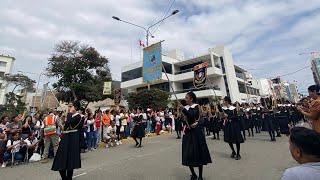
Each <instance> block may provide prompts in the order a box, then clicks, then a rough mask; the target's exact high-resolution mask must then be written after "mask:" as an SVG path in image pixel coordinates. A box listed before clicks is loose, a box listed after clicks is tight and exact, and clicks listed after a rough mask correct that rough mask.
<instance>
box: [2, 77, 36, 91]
mask: <svg viewBox="0 0 320 180" xmlns="http://www.w3.org/2000/svg"><path fill="white" fill-rule="evenodd" d="M3 80H4V81H5V82H6V83H7V86H10V85H13V89H12V91H11V92H14V91H15V90H16V89H17V88H18V87H21V88H23V89H25V90H27V91H30V90H34V87H33V85H34V83H35V81H34V80H32V79H30V78H29V77H28V76H26V75H23V74H6V75H5V76H4V78H3Z"/></svg>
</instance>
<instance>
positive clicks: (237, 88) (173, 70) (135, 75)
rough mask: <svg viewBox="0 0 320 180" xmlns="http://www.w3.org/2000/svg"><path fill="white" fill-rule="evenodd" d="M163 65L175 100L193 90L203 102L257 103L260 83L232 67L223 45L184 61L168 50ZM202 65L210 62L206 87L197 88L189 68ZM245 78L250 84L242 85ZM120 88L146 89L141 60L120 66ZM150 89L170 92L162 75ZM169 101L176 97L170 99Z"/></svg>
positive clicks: (130, 89) (179, 55)
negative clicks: (218, 99)
mask: <svg viewBox="0 0 320 180" xmlns="http://www.w3.org/2000/svg"><path fill="white" fill-rule="evenodd" d="M162 62H163V65H164V67H165V69H166V72H167V74H168V76H169V79H170V81H171V85H172V87H173V89H174V91H175V92H176V94H177V97H178V99H183V98H184V97H185V95H186V93H187V92H188V91H194V92H195V94H196V95H197V97H198V98H199V99H200V101H202V102H203V101H204V102H206V101H208V98H210V97H213V96H218V97H222V98H223V97H224V96H230V98H231V100H232V101H233V102H235V101H239V102H240V101H242V102H243V101H251V102H252V101H259V100H260V96H259V81H257V80H255V79H254V78H251V77H248V73H247V71H246V70H244V69H242V68H240V67H239V66H235V65H234V62H233V58H232V54H231V52H230V51H229V50H228V49H227V48H226V47H224V46H217V47H214V48H210V49H209V50H208V52H207V53H206V54H203V55H201V56H198V57H194V58H191V59H184V56H183V54H182V53H181V52H179V51H176V50H175V51H170V52H168V53H166V55H163V56H162ZM203 62H208V63H209V67H208V69H207V75H208V76H207V77H208V79H207V86H205V87H204V88H201V89H196V88H194V85H193V76H194V73H193V71H192V68H193V67H194V66H195V65H197V64H200V63H203ZM248 78H250V81H252V82H251V83H252V85H245V84H247V83H245V82H246V81H248ZM121 88H124V89H128V91H129V92H133V91H139V90H142V89H146V88H147V84H145V83H144V82H143V78H142V60H141V61H139V62H136V63H133V64H129V65H126V66H123V67H122V78H121ZM151 88H159V89H162V90H165V91H170V92H172V90H171V88H170V85H169V82H168V80H167V78H166V76H165V73H164V72H163V73H162V78H161V80H159V81H158V82H157V83H155V84H152V85H151ZM246 92H248V93H246ZM171 99H172V100H173V99H175V97H174V96H171Z"/></svg>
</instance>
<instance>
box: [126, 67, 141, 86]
mask: <svg viewBox="0 0 320 180" xmlns="http://www.w3.org/2000/svg"><path fill="white" fill-rule="evenodd" d="M140 77H142V67H139V68H136V69H132V70H130V71H126V72H122V74H121V81H122V82H125V81H130V80H133V79H137V78H140Z"/></svg>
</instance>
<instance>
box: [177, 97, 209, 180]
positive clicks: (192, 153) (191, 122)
mask: <svg viewBox="0 0 320 180" xmlns="http://www.w3.org/2000/svg"><path fill="white" fill-rule="evenodd" d="M185 100H186V103H187V106H185V107H184V108H183V106H182V105H180V109H183V110H182V113H183V114H184V115H185V116H186V119H185V120H186V124H187V127H186V129H185V132H184V136H183V139H182V165H184V166H188V167H189V169H190V171H191V173H192V175H191V180H197V179H198V180H202V179H203V178H202V172H203V165H207V164H208V163H212V161H211V156H210V152H209V149H208V146H207V143H206V138H205V135H204V132H203V131H202V129H201V127H200V126H199V124H198V122H199V119H200V109H199V108H200V107H199V105H198V104H195V102H196V101H197V97H196V95H195V94H194V93H193V92H188V93H187V95H186V97H185ZM194 167H198V168H199V178H198V177H197V175H196V173H195V171H194Z"/></svg>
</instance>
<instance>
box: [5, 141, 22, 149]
mask: <svg viewBox="0 0 320 180" xmlns="http://www.w3.org/2000/svg"><path fill="white" fill-rule="evenodd" d="M20 142H21V141H20V140H17V141H13V143H11V140H8V142H7V148H8V147H10V146H12V145H13V146H14V148H13V150H12V152H19V150H20Z"/></svg>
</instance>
